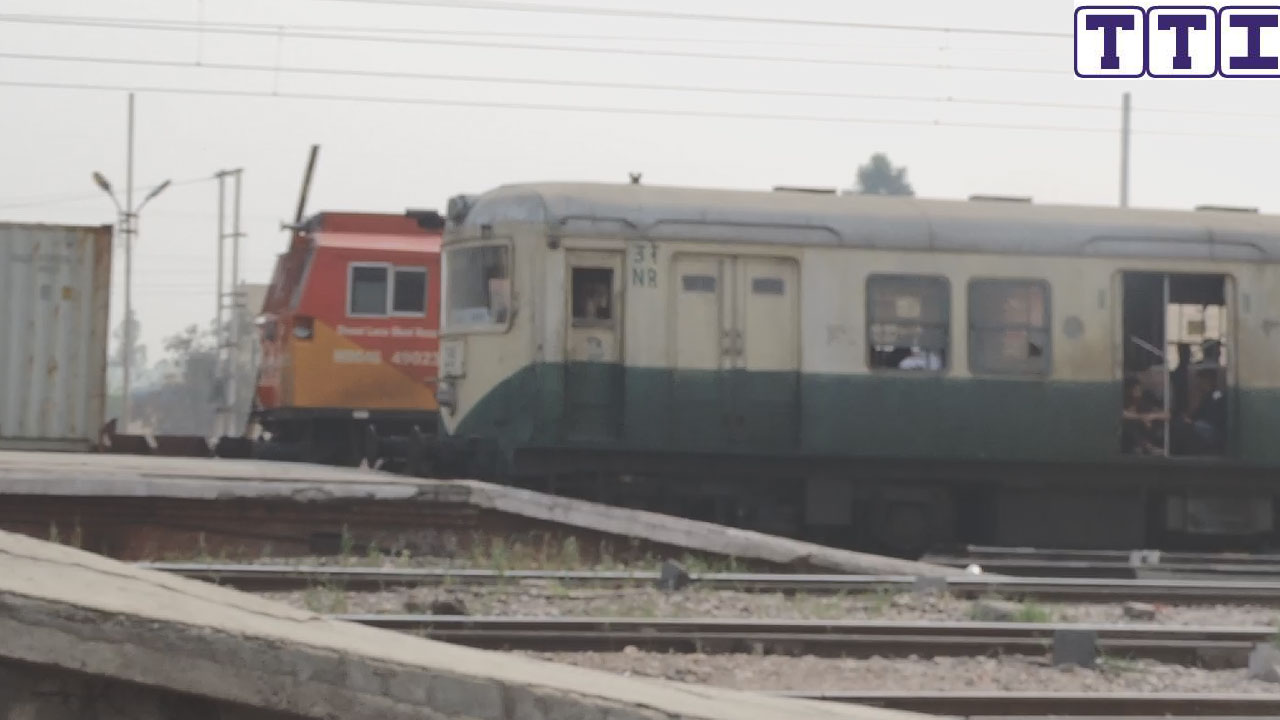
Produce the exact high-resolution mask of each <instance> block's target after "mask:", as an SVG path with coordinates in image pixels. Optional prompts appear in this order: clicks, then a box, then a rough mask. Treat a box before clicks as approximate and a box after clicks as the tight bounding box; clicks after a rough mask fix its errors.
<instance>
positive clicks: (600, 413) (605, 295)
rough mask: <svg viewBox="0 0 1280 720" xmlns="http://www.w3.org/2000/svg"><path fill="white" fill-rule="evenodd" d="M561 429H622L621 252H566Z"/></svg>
mask: <svg viewBox="0 0 1280 720" xmlns="http://www.w3.org/2000/svg"><path fill="white" fill-rule="evenodd" d="M568 263H569V268H568V270H569V272H568V280H569V288H568V290H569V291H568V292H567V293H565V295H566V302H567V303H568V306H567V307H566V308H565V309H566V313H565V316H566V321H567V324H568V327H567V328H566V332H565V340H566V348H565V379H564V390H565V392H564V397H565V408H564V410H565V412H564V423H565V433H566V435H567V437H568V438H569V439H570V440H575V441H602V440H614V439H617V438H618V436H619V434H620V433H621V430H622V397H623V386H622V383H623V370H622V253H616V252H596V251H592V252H587V251H573V252H569V253H568Z"/></svg>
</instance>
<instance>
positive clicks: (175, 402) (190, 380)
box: [134, 325, 218, 436]
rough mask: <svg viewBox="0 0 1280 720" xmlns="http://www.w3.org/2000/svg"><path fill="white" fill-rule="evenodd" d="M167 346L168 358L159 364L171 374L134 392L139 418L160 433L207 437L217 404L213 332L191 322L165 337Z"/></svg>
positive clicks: (165, 346) (211, 428) (215, 350)
mask: <svg viewBox="0 0 1280 720" xmlns="http://www.w3.org/2000/svg"><path fill="white" fill-rule="evenodd" d="M164 349H165V353H166V357H165V358H164V360H162V361H161V363H160V365H158V367H160V366H164V367H165V368H166V369H168V370H169V371H170V377H169V378H168V379H167V380H166V381H165V382H162V383H159V384H158V385H155V386H153V387H150V388H147V389H146V390H144V391H139V392H138V393H136V394H135V396H134V407H135V408H136V413H137V415H138V417H139V418H140V419H144V420H145V421H146V423H147V425H148V426H150V427H151V429H152V432H155V433H158V434H163V435H206V436H208V435H209V434H211V433H212V431H213V422H214V415H215V413H216V412H217V405H218V403H217V400H216V393H215V384H214V382H215V378H214V375H215V370H216V366H217V349H216V347H215V343H214V335H213V333H212V332H211V331H210V330H201V329H200V328H199V327H198V326H196V325H190V326H188V327H187V328H186V329H185V330H183V331H182V332H180V333H176V334H174V335H170V336H169V337H167V338H165V341H164Z"/></svg>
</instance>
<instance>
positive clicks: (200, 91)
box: [0, 80, 1270, 139]
mask: <svg viewBox="0 0 1280 720" xmlns="http://www.w3.org/2000/svg"><path fill="white" fill-rule="evenodd" d="M0 86H5V87H26V88H38V89H56V90H95V91H111V92H153V93H157V94H172V95H203V96H215V97H219V96H220V97H253V98H281V99H292V100H314V101H332V102H355V103H377V104H388V105H428V106H436V107H466V108H489V109H500V110H533V111H546V112H580V113H588V114H620V115H646V116H667V117H692V118H707V119H724V120H766V121H780V122H812V123H827V124H845V125H854V124H862V125H889V126H899V127H902V126H905V127H953V128H966V129H986V130H1029V131H1048V132H1080V133H1105V134H1113V133H1115V132H1116V130H1115V128H1112V127H1085V126H1079V125H1023V124H1016V123H988V122H966V121H953V120H920V119H913V118H871V117H857V116H834V115H787V114H775V113H747V112H721V111H708V110H676V109H664V108H644V107H604V106H589V105H561V104H555V103H527V102H496V101H487V100H458V99H446V98H407V97H386V96H367V95H350V94H339V93H299V92H280V91H268V90H232V89H218V88H190V87H185V88H184V87H165V86H148V85H112V84H106V83H52V82H38V81H22V80H0ZM1133 132H1134V134H1140V135H1164V136H1176V137H1224V138H1248V139H1270V137H1269V136H1266V135H1240V134H1234V133H1202V132H1183V131H1176V130H1140V129H1135V130H1133Z"/></svg>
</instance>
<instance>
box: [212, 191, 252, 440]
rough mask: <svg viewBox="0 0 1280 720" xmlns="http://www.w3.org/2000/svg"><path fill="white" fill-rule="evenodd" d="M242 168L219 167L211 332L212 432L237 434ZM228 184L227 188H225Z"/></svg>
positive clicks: (241, 320) (241, 314)
mask: <svg viewBox="0 0 1280 720" xmlns="http://www.w3.org/2000/svg"><path fill="white" fill-rule="evenodd" d="M243 174H244V171H243V169H242V168H236V169H235V170H220V171H218V173H217V174H215V175H214V177H216V178H217V179H218V288H217V291H216V292H215V293H214V296H215V298H216V300H217V303H218V306H217V312H216V314H215V315H214V323H215V326H214V332H215V335H216V341H217V358H218V364H217V377H216V383H215V384H216V392H217V397H216V398H215V402H216V403H217V405H216V412H217V423H216V427H215V428H214V432H215V434H216V435H218V436H223V435H238V434H240V433H237V432H236V431H235V421H236V409H237V402H236V401H237V399H238V397H239V394H238V393H239V390H238V388H237V383H236V379H237V375H239V372H240V328H241V325H243V323H244V310H245V298H244V289H243V288H241V287H240V239H241V238H242V237H243V236H244V234H243V233H242V232H241V231H240V182H241V177H242V176H243ZM228 185H230V188H228ZM228 190H230V194H231V217H230V225H231V231H230V232H228V231H227V225H228V222H227V220H228V218H227V194H228ZM228 240H230V241H231V262H230V266H231V267H230V273H229V274H230V276H231V277H230V280H231V282H230V284H229V286H228V283H227V275H228V273H227V268H226V254H227V241H228Z"/></svg>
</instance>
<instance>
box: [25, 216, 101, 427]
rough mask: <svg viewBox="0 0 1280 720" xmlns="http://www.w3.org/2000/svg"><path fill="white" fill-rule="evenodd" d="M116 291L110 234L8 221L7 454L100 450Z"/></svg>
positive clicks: (61, 226) (79, 228)
mask: <svg viewBox="0 0 1280 720" xmlns="http://www.w3.org/2000/svg"><path fill="white" fill-rule="evenodd" d="M110 287H111V228H110V227H74V226H64V225H28V224H20V223H0V449H47V450H88V449H90V448H92V447H93V445H94V444H95V441H96V439H97V433H98V430H99V428H101V427H102V423H103V413H104V412H105V407H104V406H105V403H106V370H107V339H108V337H109V334H110V333H109V328H108V323H109V318H108V306H109V298H110Z"/></svg>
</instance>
